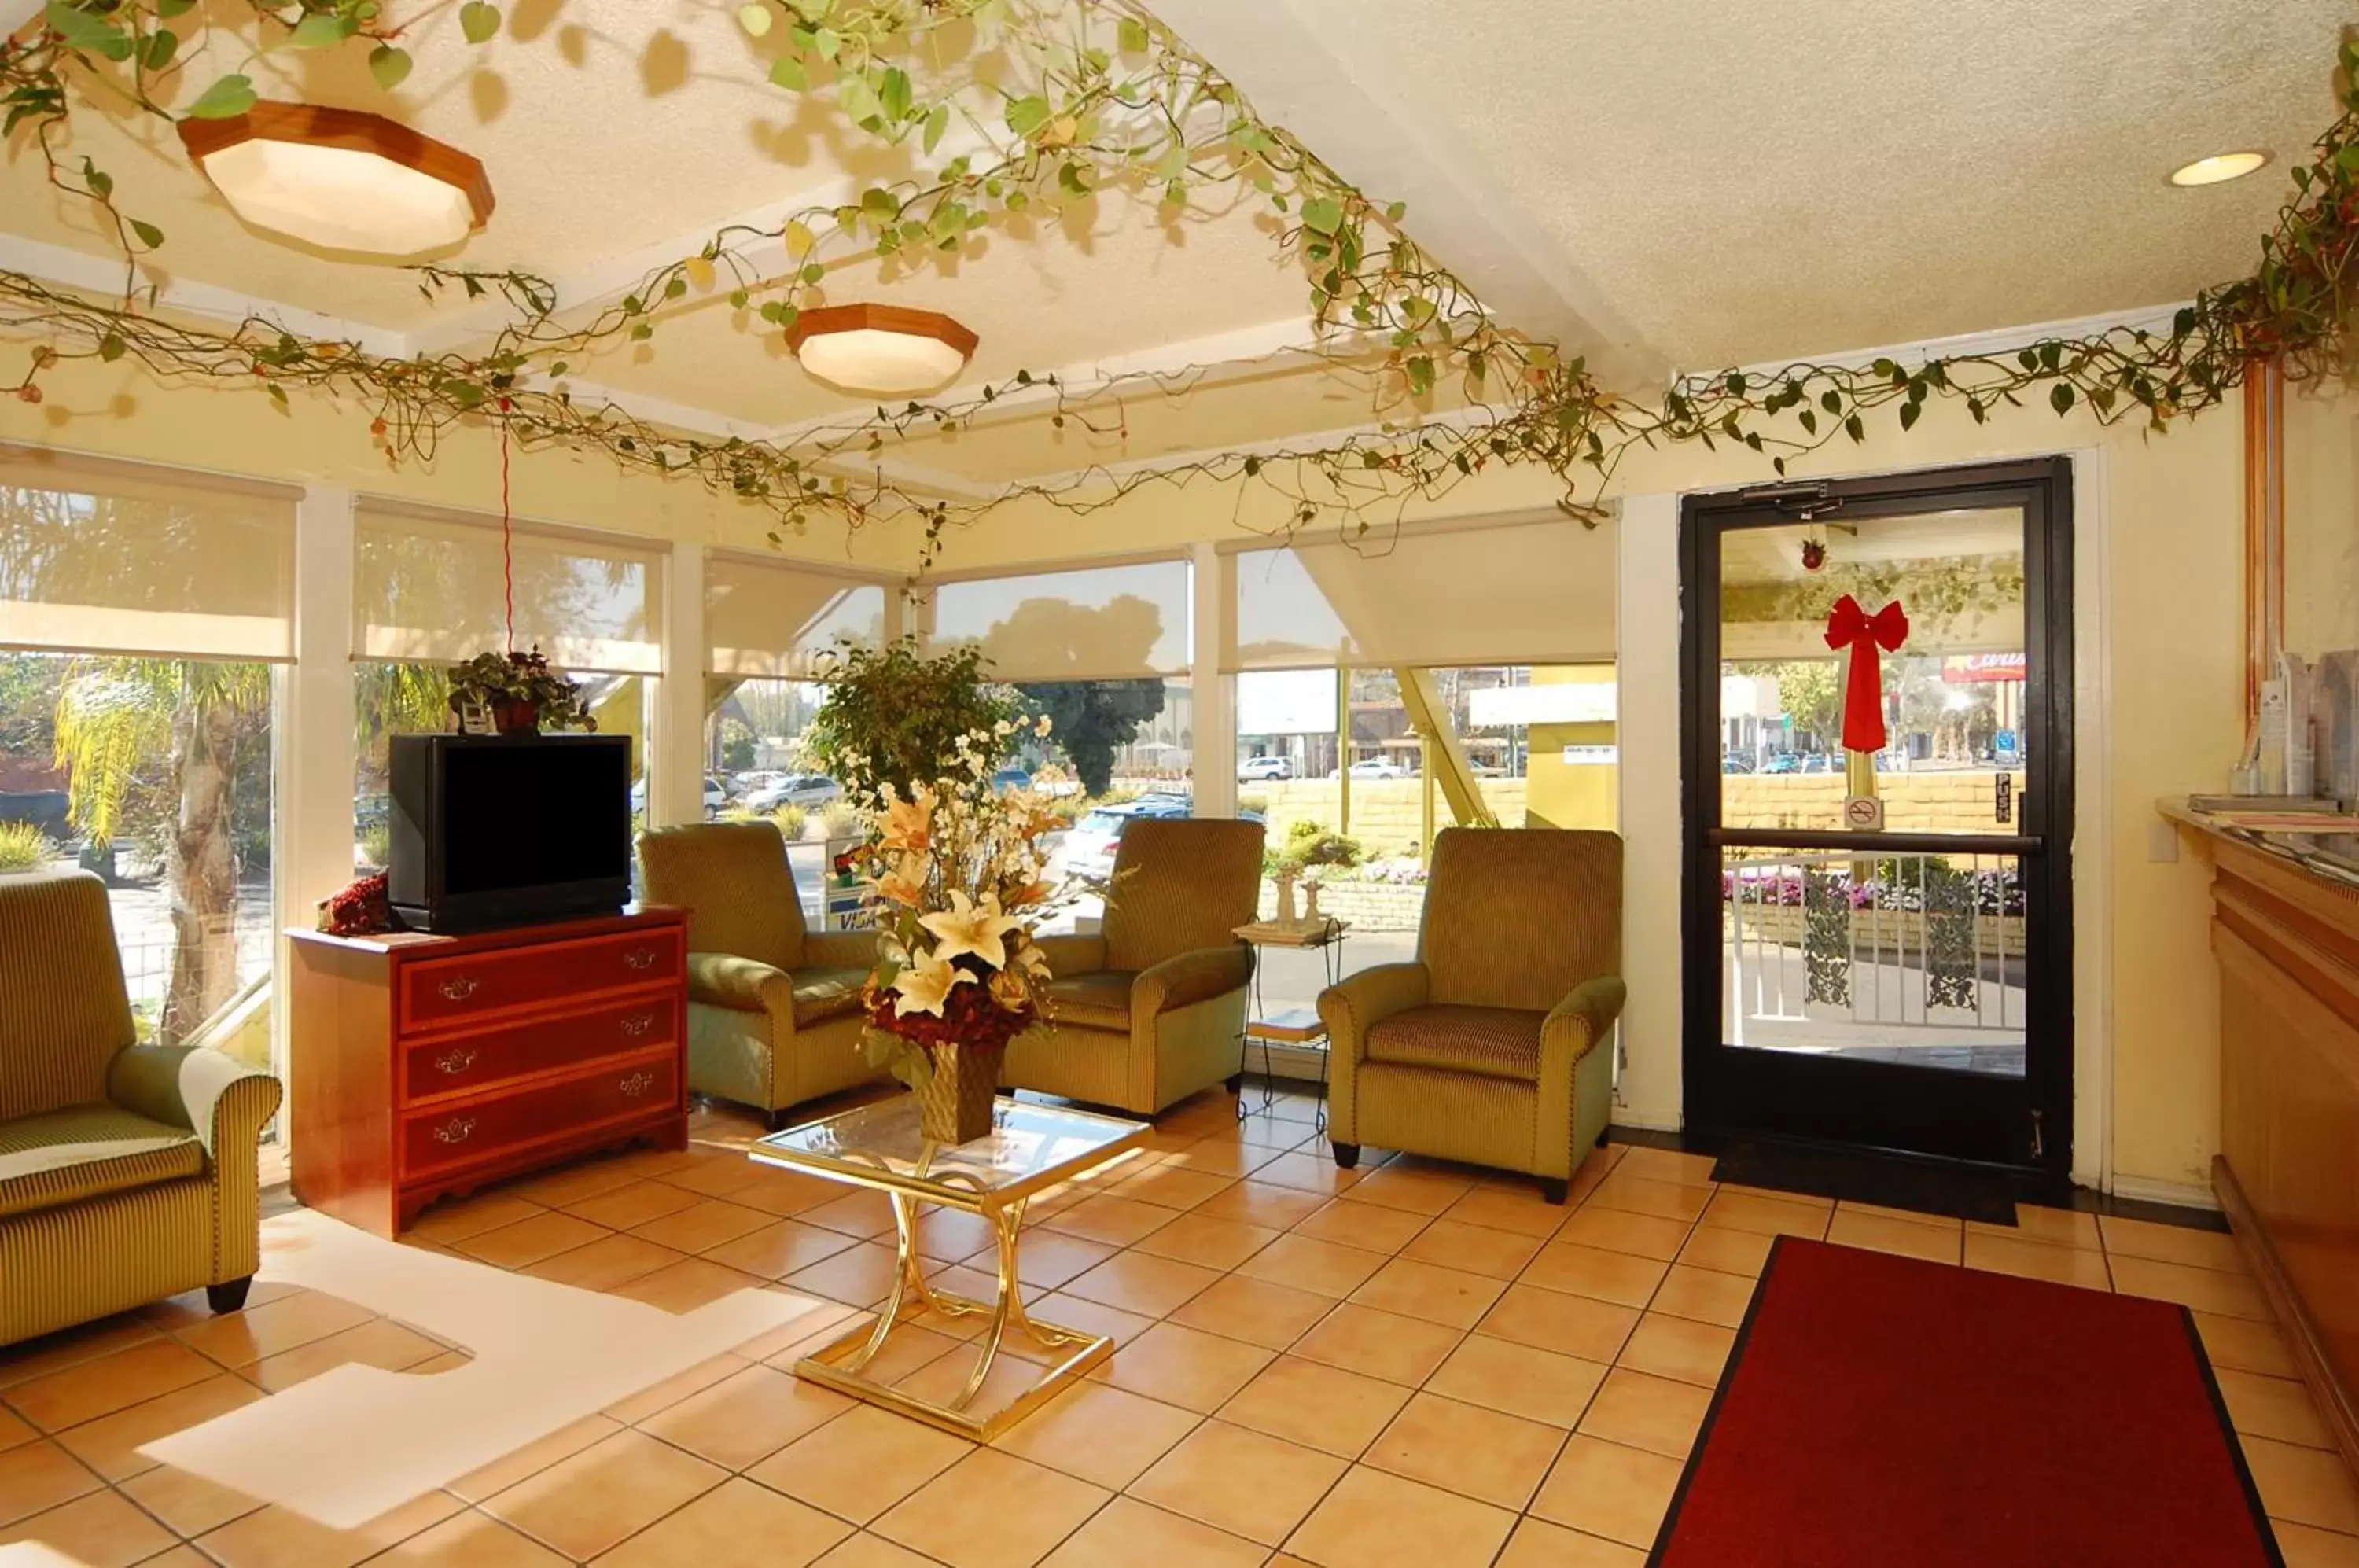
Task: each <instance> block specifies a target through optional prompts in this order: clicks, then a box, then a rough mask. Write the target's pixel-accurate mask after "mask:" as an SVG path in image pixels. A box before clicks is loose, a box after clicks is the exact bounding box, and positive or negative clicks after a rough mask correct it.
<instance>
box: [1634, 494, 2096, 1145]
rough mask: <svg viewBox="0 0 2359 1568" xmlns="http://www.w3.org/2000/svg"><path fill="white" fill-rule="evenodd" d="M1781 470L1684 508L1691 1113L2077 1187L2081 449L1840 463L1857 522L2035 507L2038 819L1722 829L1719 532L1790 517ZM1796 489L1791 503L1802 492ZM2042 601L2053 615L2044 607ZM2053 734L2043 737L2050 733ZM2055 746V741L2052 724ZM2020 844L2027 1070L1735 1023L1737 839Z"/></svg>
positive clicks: (2032, 801) (1935, 847)
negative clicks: (1736, 1031)
mask: <svg viewBox="0 0 2359 1568" xmlns="http://www.w3.org/2000/svg"><path fill="white" fill-rule="evenodd" d="M1794 488H1795V487H1793V486H1766V487H1757V488H1754V489H1747V490H1742V491H1725V492H1718V493H1710V494H1700V495H1689V496H1687V497H1685V498H1684V499H1683V500H1682V501H1681V503H1680V627H1681V631H1680V683H1681V686H1682V689H1683V692H1682V699H1681V702H1680V796H1681V801H1680V804H1681V863H1682V866H1683V876H1684V877H1685V889H1684V891H1685V897H1684V898H1682V899H1681V915H1680V927H1681V941H1680V949H1681V954H1680V972H1681V992H1682V996H1681V1002H1682V1017H1683V1022H1682V1026H1681V1037H1682V1039H1681V1050H1680V1059H1681V1068H1682V1082H1683V1096H1682V1097H1683V1099H1684V1101H1685V1106H1684V1115H1685V1121H1686V1125H1687V1127H1689V1128H1690V1130H1691V1131H1692V1132H1694V1133H1696V1134H1697V1135H1699V1136H1700V1137H1701V1138H1704V1139H1706V1140H1709V1139H1712V1138H1718V1137H1724V1136H1727V1135H1729V1134H1735V1133H1744V1134H1761V1135H1767V1136H1773V1137H1788V1138H1813V1139H1821V1140H1827V1141H1834V1142H1841V1143H1847V1144H1855V1145H1861V1146H1865V1147H1871V1148H1886V1149H1901V1150H1904V1151H1907V1152H1909V1153H1914V1154H1920V1155H1927V1156H1931V1157H1934V1158H1939V1159H1949V1160H1971V1161H1973V1162H1976V1163H1980V1164H1987V1165H1995V1166H1999V1167H2003V1168H2006V1169H2009V1170H2012V1171H2019V1172H2021V1173H2023V1174H2024V1175H2027V1176H2030V1177H2034V1178H2037V1179H2038V1181H2040V1182H2041V1183H2042V1184H2043V1185H2048V1186H2054V1187H2061V1186H2062V1185H2064V1184H2065V1183H2066V1182H2068V1181H2069V1180H2070V1177H2071V1169H2072V1083H2073V1079H2072V1065H2073V1063H2072V1057H2073V1039H2072V853H2071V851H2072V789H2073V784H2072V781H2073V772H2074V768H2073V729H2072V717H2073V714H2072V680H2073V659H2072V464H2071V459H2070V458H2066V457H2056V458H2043V459H2038V460H2033V461H2027V462H2014V463H1987V464H1979V465H1975V466H1971V467H1961V468H1948V469H1936V470H1930V471H1926V472H1921V473H1915V474H1887V475H1880V476H1877V477H1873V478H1863V479H1849V480H1833V481H1829V482H1828V483H1827V485H1826V492H1825V494H1826V498H1827V499H1828V500H1831V501H1840V502H1841V503H1842V510H1841V511H1840V512H1832V513H1829V514H1826V515H1830V516H1834V517H1841V518H1843V519H1845V520H1848V519H1851V518H1863V519H1873V518H1875V517H1887V516H1905V515H1908V514H1910V513H1914V512H1920V511H1923V510H1925V509H1928V508H1929V507H1945V508H1946V507H1962V506H2021V507H2022V509H2023V513H2024V534H2025V539H2024V545H2025V548H2024V594H2025V601H2026V604H2025V608H2026V611H2027V614H2026V616H2025V624H2024V639H2025V644H2026V652H2027V654H2028V656H2029V659H2028V663H2029V671H2028V674H2029V679H2028V680H2027V682H2026V686H2025V691H2024V707H2025V717H2026V721H2027V722H2026V727H2027V730H2029V731H2030V735H2029V736H2027V738H2028V739H2030V740H2031V741H2032V742H2033V743H2034V744H2033V745H2031V746H2027V748H2026V756H2027V758H2028V759H2029V760H2028V765H2027V778H2026V781H2025V789H2024V792H2023V794H2022V795H2021V796H2020V797H2018V799H2017V801H2016V810H2017V820H2018V822H2020V824H2021V827H2020V832H2019V834H2017V835H2016V836H2013V837H2007V836H1985V835H1973V836H1972V837H1971V838H1969V837H1968V836H1967V835H1949V834H1898V833H1885V834H1873V835H1871V834H1852V833H1801V832H1792V831H1788V832H1782V833H1779V832H1767V831H1764V832H1759V833H1755V832H1752V831H1749V830H1747V831H1745V832H1742V833H1727V832H1723V830H1722V826H1721V771H1720V768H1721V757H1722V750H1723V748H1722V745H1721V735H1720V713H1719V709H1720V701H1719V692H1720V664H1721V659H1720V640H1721V639H1720V610H1721V606H1720V548H1719V546H1720V539H1721V536H1722V534H1723V532H1724V531H1727V530H1728V529H1729V528H1732V527H1734V528H1742V527H1746V526H1752V527H1766V526H1771V525H1775V524H1785V525H1791V524H1792V523H1794V522H1796V521H1797V520H1799V519H1798V518H1797V517H1795V516H1794V515H1793V514H1792V513H1791V512H1790V511H1781V510H1780V509H1779V506H1778V504H1777V496H1776V495H1765V494H1764V493H1763V492H1764V491H1765V490H1767V491H1772V492H1776V491H1784V492H1788V493H1789V496H1790V492H1791V491H1792V490H1793V489H1794ZM1790 504H1791V503H1790V498H1789V500H1788V505H1789V506H1790ZM2033 605H2038V606H2040V607H2041V608H2042V610H2043V611H2044V614H2040V615H2032V614H2030V613H2029V611H2030V610H2031V607H2032V606H2033ZM2042 731H2044V732H2045V733H2044V736H2043V735H2042V733H2041V732H2042ZM2043 738H2044V740H2045V745H2044V746H2041V745H2038V741H2040V740H2041V739H2043ZM1871 843H1872V844H1880V845H1881V846H1882V847H1883V848H1885V849H1886V850H1887V851H1902V852H1908V851H1917V850H1922V851H1928V852H1934V853H1938V852H1940V850H1942V849H1945V848H1946V849H1951V850H1963V849H1966V848H1970V847H1973V846H1975V845H1979V846H1980V847H1982V848H1984V850H1985V851H2013V852H2015V853H2017V854H2020V855H2022V862H2021V864H2022V875H2023V882H2024V898H2025V907H2026V913H2027V953H2026V955H2025V975H2026V985H2027V999H2028V1003H2029V1006H2028V1008H2027V1016H2026V1019H2025V1026H2026V1027H2025V1038H2026V1041H2027V1048H2026V1051H2025V1076H2024V1077H2023V1078H2022V1079H2021V1080H2016V1079H2012V1078H2001V1077H1998V1076H1996V1075H1995V1074H1989V1073H1965V1072H1958V1071H1951V1070H1945V1069H1938V1068H1921V1067H1905V1066H1897V1065H1893V1064H1888V1063H1883V1062H1860V1061H1854V1060H1849V1059H1844V1058H1839V1057H1825V1056H1809V1055H1799V1054H1797V1053H1793V1052H1788V1051H1757V1050H1739V1049H1736V1048H1734V1047H1731V1046H1728V1045H1726V1044H1725V1043H1724V1042H1723V1040H1721V1032H1722V1030H1721V1001H1722V998H1721V986H1722V984H1723V977H1722V973H1721V971H1722V953H1721V931H1720V921H1721V852H1722V850H1723V848H1726V847H1742V846H1755V847H1762V848H1793V849H1803V848H1819V849H1830V848H1834V849H1840V848H1850V847H1852V846H1853V845H1854V844H1871Z"/></svg>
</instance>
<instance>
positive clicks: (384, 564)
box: [353, 506, 663, 675]
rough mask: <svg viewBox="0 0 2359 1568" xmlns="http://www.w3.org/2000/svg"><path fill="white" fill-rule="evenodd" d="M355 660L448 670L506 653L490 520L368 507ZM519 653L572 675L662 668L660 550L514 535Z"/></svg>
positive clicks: (547, 533)
mask: <svg viewBox="0 0 2359 1568" xmlns="http://www.w3.org/2000/svg"><path fill="white" fill-rule="evenodd" d="M357 528H358V533H359V538H358V540H357V545H356V550H355V555H354V567H353V578H354V582H353V592H354V603H353V657H354V658H355V659H403V660H419V661H429V662H435V663H446V664H447V663H456V662H458V661H460V660H462V659H472V658H473V657H474V656H475V655H476V654H479V653H483V652H485V651H487V650H496V649H498V648H504V647H505V646H506V639H507V631H506V613H505V605H504V599H505V596H506V580H505V574H504V572H503V571H502V566H501V559H500V525H499V520H498V519H497V518H489V519H484V520H482V521H477V520H474V519H473V518H465V517H454V516H451V515H447V514H436V515H432V516H429V515H425V514H422V513H416V512H409V511H401V510H392V509H383V508H378V507H371V506H364V507H363V508H362V509H361V511H360V514H359V517H358V519H357ZM515 539H516V547H515V558H516V647H517V648H519V649H521V648H539V649H540V651H541V652H542V653H543V654H545V655H547V656H548V659H549V663H550V664H552V665H554V666H556V667H557V668H558V669H560V670H571V671H573V672H576V673H601V674H612V675H658V674H661V673H662V671H663V552H662V551H660V550H655V549H650V548H647V547H645V546H641V545H638V544H636V543H633V542H631V541H627V540H616V539H606V538H593V537H592V536H589V535H585V534H574V533H567V532H561V531H556V530H549V529H544V528H521V527H519V528H516V534H515Z"/></svg>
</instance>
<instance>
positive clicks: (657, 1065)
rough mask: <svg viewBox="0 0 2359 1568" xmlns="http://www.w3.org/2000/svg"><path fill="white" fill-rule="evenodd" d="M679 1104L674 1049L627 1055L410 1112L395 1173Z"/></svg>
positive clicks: (469, 1157)
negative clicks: (506, 1090)
mask: <svg viewBox="0 0 2359 1568" xmlns="http://www.w3.org/2000/svg"><path fill="white" fill-rule="evenodd" d="M677 1105H679V1061H678V1057H677V1054H676V1053H667V1054H662V1055H654V1056H639V1057H628V1058H625V1059H624V1060H622V1061H619V1062H610V1063H608V1064H606V1065H604V1066H602V1067H600V1068H598V1069H597V1070H596V1071H594V1072H590V1073H582V1074H581V1075H580V1076H578V1077H572V1078H560V1079H558V1080H556V1081H554V1082H552V1083H539V1084H536V1085H534V1086H532V1087H530V1088H527V1089H520V1090H518V1091H517V1092H516V1093H515V1094H506V1095H502V1096H499V1097H497V1098H493V1099H485V1100H477V1101H472V1102H465V1101H462V1102H461V1103H459V1104H457V1105H448V1106H444V1107H441V1108H439V1109H434V1110H419V1111H415V1112H412V1113H410V1114H409V1115H408V1116H405V1117H403V1118H402V1125H401V1157H402V1170H403V1172H404V1175H405V1177H408V1176H415V1175H417V1174H418V1173H419V1172H420V1171H433V1170H437V1169H439V1168H440V1167H443V1166H448V1165H464V1164H467V1163H469V1162H471V1161H473V1160H483V1159H485V1158H488V1157H490V1156H494V1155H497V1154H500V1153H502V1152H504V1151H506V1150H507V1149H514V1148H515V1147H516V1146H517V1145H519V1144H526V1143H532V1142H535V1141H537V1140H539V1139H543V1138H559V1137H562V1136H564V1135H565V1134H567V1133H571V1132H573V1131H576V1130H578V1129H580V1128H582V1127H592V1126H594V1125H597V1124H599V1123H602V1122H618V1121H622V1120H625V1118H628V1117H631V1116H647V1115H649V1114H652V1113H655V1112H658V1111H665V1110H671V1109H674V1108H676V1107H677Z"/></svg>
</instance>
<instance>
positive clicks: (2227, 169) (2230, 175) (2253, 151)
mask: <svg viewBox="0 0 2359 1568" xmlns="http://www.w3.org/2000/svg"><path fill="white" fill-rule="evenodd" d="M2268 161H2269V155H2268V154H2267V153H2266V152H2263V151H2261V150H2260V149H2259V148H2257V147H2255V148H2249V149H2247V150H2245V151H2243V152H2217V153H2213V154H2212V156H2211V157H2210V158H2197V159H2196V160H2195V161H2194V162H2193V163H2185V164H2181V165H2180V166H2179V167H2178V168H2177V169H2172V170H2171V171H2170V182H2171V183H2172V184H2173V185H2176V186H2179V187H2180V188H2181V189H2187V190H2191V189H2193V188H2195V187H2197V186H2202V185H2225V184H2226V183H2227V182H2228V181H2230V180H2242V179H2244V178H2245V176H2246V175H2247V174H2251V173H2254V172H2256V171H2257V170H2259V169H2263V168H2265V167H2266V166H2267V163H2268Z"/></svg>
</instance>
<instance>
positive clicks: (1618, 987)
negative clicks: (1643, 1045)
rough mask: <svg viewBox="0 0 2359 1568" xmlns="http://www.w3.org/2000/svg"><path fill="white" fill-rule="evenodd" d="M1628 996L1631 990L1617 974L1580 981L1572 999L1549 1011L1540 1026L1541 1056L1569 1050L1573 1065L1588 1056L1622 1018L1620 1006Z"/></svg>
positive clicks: (1567, 998) (1570, 997) (1566, 999)
mask: <svg viewBox="0 0 2359 1568" xmlns="http://www.w3.org/2000/svg"><path fill="white" fill-rule="evenodd" d="M1629 994H1630V988H1629V987H1628V986H1627V985H1624V984H1623V983H1622V977H1621V976H1620V975H1595V976H1593V977H1592V978H1590V979H1587V980H1584V981H1582V983H1581V984H1580V985H1577V986H1575V987H1574V988H1573V991H1572V994H1571V996H1567V997H1565V999H1564V1000H1563V1001H1561V1002H1559V1003H1558V1004H1557V1005H1556V1006H1555V1007H1553V1008H1551V1009H1550V1010H1549V1016H1548V1021H1547V1022H1546V1023H1544V1024H1542V1025H1541V1026H1540V1053H1541V1055H1542V1056H1548V1055H1550V1054H1553V1053H1555V1052H1557V1051H1570V1052H1571V1058H1572V1060H1573V1061H1575V1062H1578V1061H1580V1060H1581V1059H1582V1057H1584V1056H1586V1055H1588V1054H1589V1051H1590V1048H1591V1047H1592V1046H1594V1045H1595V1044H1596V1043H1597V1042H1598V1041H1599V1040H1603V1039H1604V1038H1605V1036H1606V1033H1607V1031H1608V1030H1610V1029H1613V1027H1614V1019H1615V1018H1620V1017H1621V1016H1622V1004H1623V1002H1624V1001H1625V999H1626V998H1627V997H1628V996H1629Z"/></svg>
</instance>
